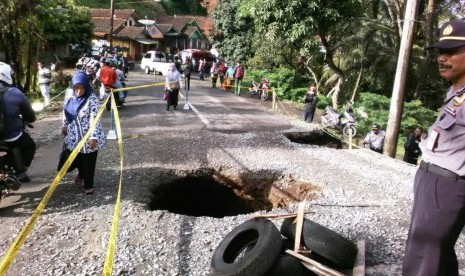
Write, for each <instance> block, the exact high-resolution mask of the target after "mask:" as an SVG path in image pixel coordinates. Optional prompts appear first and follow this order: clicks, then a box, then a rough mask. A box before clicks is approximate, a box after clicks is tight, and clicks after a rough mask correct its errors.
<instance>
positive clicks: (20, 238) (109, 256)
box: [0, 82, 165, 276]
mask: <svg viewBox="0 0 465 276" xmlns="http://www.w3.org/2000/svg"><path fill="white" fill-rule="evenodd" d="M164 84H165V82H163V83H154V84H148V85H140V86H133V87H124V88H118V89H112V90H111V93H110V95H111V96H109V97H107V98H106V99H105V100H104V102H103V103H102V104H101V106H100V109H99V110H98V112H97V116H96V117H95V119H94V120H93V121H92V123H91V125H90V128H89V130H88V131H87V133H86V134H85V135H84V137H83V138H82V139H81V141H79V143H78V144H77V146H76V148H75V149H74V150H73V151H72V152H71V154H70V156H69V157H68V159H67V160H66V162H65V163H64V164H63V167H62V168H61V169H60V171H59V172H58V173H57V175H56V176H55V178H54V179H53V181H52V183H51V184H50V187H49V188H48V190H47V192H46V193H45V195H44V197H43V198H42V200H41V201H40V203H39V205H38V206H37V208H36V210H35V211H34V213H33V214H32V215H31V217H30V218H29V220H28V222H27V223H26V225H25V226H24V227H23V228H22V229H21V231H20V232H19V234H18V235H17V237H16V238H15V240H14V241H13V243H12V244H11V245H10V247H9V248H8V250H7V252H6V253H5V255H4V256H3V257H2V259H1V260H0V275H4V274H5V273H6V272H7V270H8V268H9V267H10V265H11V263H12V262H13V260H14V258H15V257H16V255H17V254H18V252H19V250H20V249H21V247H22V245H23V244H24V242H25V241H26V239H27V237H28V235H29V234H30V232H31V231H32V229H33V228H34V226H35V224H36V222H37V219H38V218H39V216H40V215H41V214H42V212H43V211H44V209H45V206H46V205H47V203H48V201H49V200H50V198H51V197H52V195H53V193H54V192H55V190H56V188H57V186H58V184H60V182H61V180H62V179H63V177H64V175H65V174H66V172H67V170H68V168H69V167H70V166H71V164H72V163H73V161H74V159H75V158H76V156H77V154H78V153H79V151H80V150H81V148H82V147H83V146H84V143H86V141H87V139H88V138H89V136H90V134H91V133H92V132H93V131H94V129H95V127H96V126H97V123H98V121H99V120H100V118H101V117H102V114H103V112H104V110H105V106H106V104H107V102H108V101H109V100H110V99H111V107H112V109H113V110H114V112H115V127H116V133H117V137H118V148H119V154H120V179H119V185H118V192H117V198H116V203H115V210H114V214H113V219H112V226H111V231H110V235H109V239H108V247H107V253H106V257H105V263H104V270H103V273H102V274H103V275H108V276H109V275H111V274H112V272H113V263H114V255H115V247H116V235H117V231H118V222H119V211H120V202H121V189H122V180H123V146H122V144H123V142H122V131H121V122H120V119H119V116H118V108H117V106H116V101H115V99H114V96H113V95H114V93H116V92H120V91H125V90H130V89H135V88H146V87H154V86H161V85H164Z"/></svg>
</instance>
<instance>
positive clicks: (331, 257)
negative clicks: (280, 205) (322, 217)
mask: <svg viewBox="0 0 465 276" xmlns="http://www.w3.org/2000/svg"><path fill="white" fill-rule="evenodd" d="M293 221H294V219H293V218H288V219H285V220H284V222H283V224H282V225H281V233H282V234H283V235H284V236H285V237H287V238H288V239H291V240H294V239H295V229H296V224H295V223H292V222H293ZM302 240H303V244H304V245H305V246H306V247H307V248H308V249H310V250H312V253H315V254H317V255H319V256H321V257H322V258H323V259H326V260H328V261H330V262H331V263H334V264H335V265H336V266H339V267H341V268H353V267H354V263H355V259H356V258H357V252H358V250H357V246H356V245H355V244H354V243H353V242H351V241H350V240H349V239H347V238H345V237H343V236H341V235H340V234H338V233H336V232H334V231H332V230H330V229H328V228H326V227H324V226H322V225H320V224H318V223H316V222H313V221H311V220H308V219H304V224H303V227H302Z"/></svg>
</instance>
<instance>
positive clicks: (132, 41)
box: [91, 9, 213, 60]
mask: <svg viewBox="0 0 465 276" xmlns="http://www.w3.org/2000/svg"><path fill="white" fill-rule="evenodd" d="M110 17H111V10H110V9H91V18H92V22H93V23H94V41H93V42H94V44H102V41H103V44H104V45H105V46H109V43H108V41H109V40H110V21H111V20H110ZM139 20H140V18H139V17H138V15H137V14H136V12H135V10H130V9H122V10H119V9H115V10H114V17H113V36H112V46H113V47H117V49H123V50H124V51H126V52H128V53H129V54H130V55H131V56H132V57H134V58H135V59H136V60H138V59H140V58H141V57H142V55H143V53H145V52H147V51H148V50H160V51H164V52H166V53H167V54H171V55H173V54H175V53H177V52H179V51H181V50H183V49H187V48H193V49H209V48H210V42H209V39H208V38H209V34H210V30H211V29H212V27H213V21H212V20H211V19H210V18H208V17H201V16H161V17H157V18H155V19H153V20H154V21H155V23H154V24H153V25H142V24H141V23H139ZM105 41H107V42H106V43H105Z"/></svg>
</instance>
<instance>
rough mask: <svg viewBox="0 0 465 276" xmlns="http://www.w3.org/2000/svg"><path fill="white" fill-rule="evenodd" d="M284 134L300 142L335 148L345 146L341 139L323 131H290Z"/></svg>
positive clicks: (291, 139)
mask: <svg viewBox="0 0 465 276" xmlns="http://www.w3.org/2000/svg"><path fill="white" fill-rule="evenodd" d="M284 136H285V137H286V138H287V139H289V141H291V142H294V143H298V144H306V145H315V146H323V147H328V148H334V149H342V148H343V147H344V143H343V142H342V141H341V140H339V139H337V138H335V137H333V136H331V135H329V134H327V133H326V132H323V131H321V132H320V131H312V132H290V133H285V134H284Z"/></svg>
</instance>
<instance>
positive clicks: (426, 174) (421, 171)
mask: <svg viewBox="0 0 465 276" xmlns="http://www.w3.org/2000/svg"><path fill="white" fill-rule="evenodd" d="M428 49H437V50H438V57H437V61H438V64H439V73H440V75H441V76H442V77H443V78H444V79H446V80H448V81H450V82H451V83H452V85H451V86H450V87H449V89H448V90H447V95H446V97H445V100H444V103H443V105H442V107H441V109H440V112H439V114H438V118H437V119H436V121H435V122H434V123H433V124H432V125H431V127H430V128H429V130H428V137H427V138H426V139H424V140H422V141H421V142H420V149H421V152H422V161H421V162H420V166H419V168H418V170H417V172H416V175H415V180H414V185H413V194H414V197H413V209H412V215H411V220H410V229H409V232H408V237H407V243H406V247H405V254H404V259H403V268H402V274H403V275H459V270H458V261H457V256H456V253H455V249H454V247H455V243H456V242H457V239H458V237H459V236H460V234H461V232H462V231H463V228H464V225H465V139H464V138H465V104H464V102H465V22H464V21H462V20H452V21H448V22H446V23H444V24H443V25H442V26H441V28H440V30H439V42H437V43H435V44H433V45H432V46H430V47H428Z"/></svg>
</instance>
